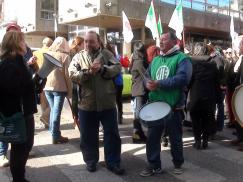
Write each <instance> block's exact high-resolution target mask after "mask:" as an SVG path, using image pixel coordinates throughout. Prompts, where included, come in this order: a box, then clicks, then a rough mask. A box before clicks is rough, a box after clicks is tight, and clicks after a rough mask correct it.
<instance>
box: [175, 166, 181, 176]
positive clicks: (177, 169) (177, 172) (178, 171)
mask: <svg viewBox="0 0 243 182" xmlns="http://www.w3.org/2000/svg"><path fill="white" fill-rule="evenodd" d="M173 173H174V174H176V175H180V174H182V173H183V170H182V168H181V167H176V168H175V169H174V171H173Z"/></svg>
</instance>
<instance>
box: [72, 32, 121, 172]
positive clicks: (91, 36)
mask: <svg viewBox="0 0 243 182" xmlns="http://www.w3.org/2000/svg"><path fill="white" fill-rule="evenodd" d="M84 47H85V49H84V50H82V51H80V52H79V53H77V54H76V55H75V56H74V58H73V59H72V62H71V64H70V66H69V75H70V77H71V79H72V81H73V82H75V83H78V84H80V85H81V87H82V90H81V96H80V98H81V101H80V103H79V121H80V130H81V143H80V148H81V151H82V153H83V158H84V161H85V163H86V165H87V170H88V171H90V172H94V171H96V164H97V162H98V161H99V124H100V122H101V124H102V125H103V129H104V152H105V162H106V167H107V169H109V170H110V171H112V172H113V173H115V174H118V175H121V174H123V173H124V169H121V168H120V160H121V159H120V155H121V139H120V136H119V132H118V124H117V110H116V89H115V85H114V83H113V78H114V77H115V76H116V75H117V74H118V73H119V72H120V71H121V65H120V63H119V62H118V61H116V60H115V57H114V56H113V54H112V53H111V52H109V51H108V50H107V49H104V48H103V46H102V42H101V40H100V37H99V35H98V34H97V33H96V32H93V31H90V32H88V33H87V34H86V36H85V38H84Z"/></svg>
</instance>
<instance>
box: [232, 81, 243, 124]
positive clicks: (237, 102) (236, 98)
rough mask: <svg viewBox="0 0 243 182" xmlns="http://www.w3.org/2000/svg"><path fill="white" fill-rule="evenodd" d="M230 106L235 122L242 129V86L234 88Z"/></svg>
mask: <svg viewBox="0 0 243 182" xmlns="http://www.w3.org/2000/svg"><path fill="white" fill-rule="evenodd" d="M231 104H232V109H233V113H234V116H235V119H236V121H237V122H238V123H239V124H240V125H241V126H242V127H243V84H242V85H240V86H238V87H236V89H235V91H234V94H233V97H232V102H231Z"/></svg>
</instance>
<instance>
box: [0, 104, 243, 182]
mask: <svg viewBox="0 0 243 182" xmlns="http://www.w3.org/2000/svg"><path fill="white" fill-rule="evenodd" d="M131 118H132V113H131V111H130V104H129V102H126V103H125V104H124V123H123V124H122V125H120V126H119V128H120V134H121V138H122V165H123V166H124V167H125V169H126V174H125V175H124V176H116V175H114V174H112V173H110V172H109V171H108V170H106V168H105V166H104V156H103V145H102V133H100V163H99V165H98V171H97V172H95V173H89V172H87V171H86V169H85V165H84V162H83V159H82V155H81V152H80V149H79V132H78V130H77V129H74V128H73V125H72V120H71V115H70V111H69V109H68V107H67V106H66V107H65V108H64V111H63V115H62V121H61V123H62V126H61V129H62V134H63V135H64V136H68V137H69V139H70V142H69V143H68V144H64V145H52V144H51V137H50V135H49V133H48V131H47V130H46V129H44V128H43V126H42V125H41V123H40V122H39V114H37V115H36V135H35V145H34V147H33V151H34V152H35V156H33V157H32V158H30V159H29V160H28V163H27V168H26V172H27V178H28V179H29V180H30V181H31V182H138V181H145V182H146V181H148V182H157V181H167V182H242V181H243V153H242V152H238V151H237V150H236V148H234V147H231V146H230V144H229V141H230V140H231V139H233V138H234V136H233V135H232V130H229V129H225V130H224V131H223V132H220V133H218V135H217V136H216V140H213V141H211V142H210V144H209V149H208V150H200V151H197V150H195V149H193V148H192V143H193V138H192V133H191V131H189V130H190V129H189V128H184V155H185V164H184V166H183V167H184V173H183V174H182V175H179V176H178V175H174V174H173V173H172V170H173V165H172V162H171V156H170V151H169V148H167V147H166V148H165V147H162V152H161V157H162V166H163V170H164V172H163V173H162V174H160V175H156V176H152V177H148V178H142V177H140V176H139V175H138V173H139V172H140V171H141V170H143V168H144V167H145V165H146V155H145V145H143V144H132V142H131V134H132V119H131ZM10 180H11V174H10V171H9V168H0V182H9V181H10Z"/></svg>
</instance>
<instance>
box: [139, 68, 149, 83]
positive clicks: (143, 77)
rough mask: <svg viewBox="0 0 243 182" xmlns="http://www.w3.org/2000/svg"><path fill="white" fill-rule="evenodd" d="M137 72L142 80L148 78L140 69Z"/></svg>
mask: <svg viewBox="0 0 243 182" xmlns="http://www.w3.org/2000/svg"><path fill="white" fill-rule="evenodd" d="M138 72H139V74H140V75H141V76H142V79H143V81H146V80H148V78H147V77H146V76H145V74H144V73H143V72H142V71H141V70H138Z"/></svg>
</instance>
